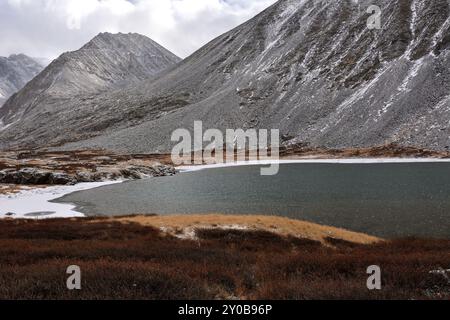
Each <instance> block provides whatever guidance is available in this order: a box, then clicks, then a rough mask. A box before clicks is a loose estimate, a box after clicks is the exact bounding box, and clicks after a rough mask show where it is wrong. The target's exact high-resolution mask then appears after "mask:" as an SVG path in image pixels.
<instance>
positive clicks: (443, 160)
mask: <svg viewBox="0 0 450 320" xmlns="http://www.w3.org/2000/svg"><path fill="white" fill-rule="evenodd" d="M396 163H450V159H446V158H303V159H286V158H284V159H280V160H252V161H235V162H229V163H216V164H202V165H183V166H179V167H176V169H178V170H180V172H191V171H199V170H204V169H216V168H228V167H241V166H266V165H274V164H279V165H283V164H396Z"/></svg>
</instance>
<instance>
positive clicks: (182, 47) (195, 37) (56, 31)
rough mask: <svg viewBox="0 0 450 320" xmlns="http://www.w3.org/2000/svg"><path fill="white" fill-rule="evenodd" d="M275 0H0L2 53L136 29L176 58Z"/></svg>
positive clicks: (58, 47) (67, 47)
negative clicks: (175, 55)
mask: <svg viewBox="0 0 450 320" xmlns="http://www.w3.org/2000/svg"><path fill="white" fill-rule="evenodd" d="M274 2H276V0H0V56H8V55H10V54H12V53H25V54H27V55H29V56H32V57H43V58H56V57H57V56H59V55H60V54H61V53H63V52H65V51H73V50H76V49H79V48H80V47H81V46H82V45H83V44H85V43H86V42H88V41H89V40H90V39H91V38H93V37H94V36H95V35H97V34H98V33H100V32H113V33H117V32H123V33H128V32H137V33H141V34H144V35H146V36H148V37H150V38H152V39H153V40H155V41H157V42H158V43H160V44H161V45H163V46H165V47H166V48H168V49H169V50H171V51H172V52H174V53H175V54H177V55H179V56H180V57H183V58H184V57H186V56H187V55H189V54H191V53H192V52H194V51H195V50H196V49H198V48H200V47H201V46H202V45H203V44H205V43H207V42H208V41H209V40H212V39H213V38H214V37H216V36H218V35H220V34H222V33H224V32H226V31H228V30H229V29H231V28H233V27H235V26H237V25H239V24H240V23H242V22H244V21H246V20H248V19H249V18H251V17H253V16H254V15H256V14H257V13H259V12H260V11H262V10H264V9H265V8H266V7H268V6H269V5H271V4H272V3H274Z"/></svg>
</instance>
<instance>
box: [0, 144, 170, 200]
mask: <svg viewBox="0 0 450 320" xmlns="http://www.w3.org/2000/svg"><path fill="white" fill-rule="evenodd" d="M176 172H177V171H176V169H175V168H174V167H173V166H172V165H171V164H170V163H169V162H168V161H167V159H166V158H165V157H164V156H161V155H134V156H123V155H118V154H112V153H106V152H102V151H80V152H71V153H36V152H19V153H15V152H14V153H13V152H9V153H2V154H0V184H3V186H5V187H6V188H2V189H4V190H3V191H4V192H8V191H11V190H12V191H14V190H16V189H17V186H16V185H33V186H47V185H72V184H76V183H79V182H99V181H106V180H119V179H143V178H147V177H161V176H171V175H174V174H176ZM8 185H11V187H12V188H8ZM0 193H1V190H0Z"/></svg>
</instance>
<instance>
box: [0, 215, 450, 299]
mask: <svg viewBox="0 0 450 320" xmlns="http://www.w3.org/2000/svg"><path fill="white" fill-rule="evenodd" d="M322 241H325V242H327V241H328V243H329V244H330V245H329V246H324V245H323V243H322V242H320V241H316V240H312V239H304V238H303V239H302V238H300V237H294V236H292V235H288V234H286V235H281V234H274V233H271V232H268V231H266V230H259V231H242V230H225V229H220V228H217V229H214V230H210V229H204V228H200V229H199V230H197V231H196V239H195V240H181V239H178V238H176V237H174V236H171V235H168V234H166V233H162V232H160V230H158V229H156V228H154V227H151V226H145V225H143V224H141V223H136V222H132V221H128V223H123V222H119V221H114V220H110V219H70V220H38V221H27V220H1V221H0V299H234V298H241V299H243V298H246V299H449V298H450V285H449V283H448V282H447V280H446V279H445V278H444V277H443V276H439V275H433V274H430V271H432V270H437V269H439V268H441V267H442V268H448V267H449V266H450V241H449V240H419V239H406V240H395V241H389V242H384V241H383V242H377V243H373V244H370V245H369V244H354V243H351V242H348V241H346V240H343V239H336V238H332V239H328V238H324V239H323V240H322ZM373 264H378V265H380V266H381V267H382V271H383V290H381V291H376V292H374V291H369V290H367V288H366V279H367V275H366V273H365V271H366V268H367V267H368V266H369V265H373ZM69 265H79V266H80V267H81V269H82V287H83V288H82V290H81V291H68V290H67V289H66V286H65V282H66V277H67V275H66V273H65V271H66V268H67V267H68V266H69Z"/></svg>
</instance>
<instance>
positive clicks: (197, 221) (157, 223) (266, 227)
mask: <svg viewBox="0 0 450 320" xmlns="http://www.w3.org/2000/svg"><path fill="white" fill-rule="evenodd" d="M115 220H118V221H121V222H123V223H138V224H141V225H143V226H151V227H155V228H158V229H160V230H163V231H165V232H167V233H169V234H171V235H176V236H183V235H186V237H187V238H189V235H192V234H195V229H245V230H250V231H252V230H258V231H269V232H272V233H276V234H278V235H283V236H294V237H297V238H303V239H310V240H314V241H320V242H321V243H326V241H325V239H326V238H334V239H339V240H344V241H348V242H352V243H358V244H373V243H377V242H380V241H382V239H380V238H377V237H373V236H369V235H366V234H362V233H357V232H352V231H347V230H344V229H339V228H334V227H328V226H322V225H318V224H314V223H310V222H304V221H299V220H293V219H288V218H283V217H275V216H258V215H240V216H237V215H221V214H209V215H167V216H143V215H139V216H132V217H120V218H115Z"/></svg>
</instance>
